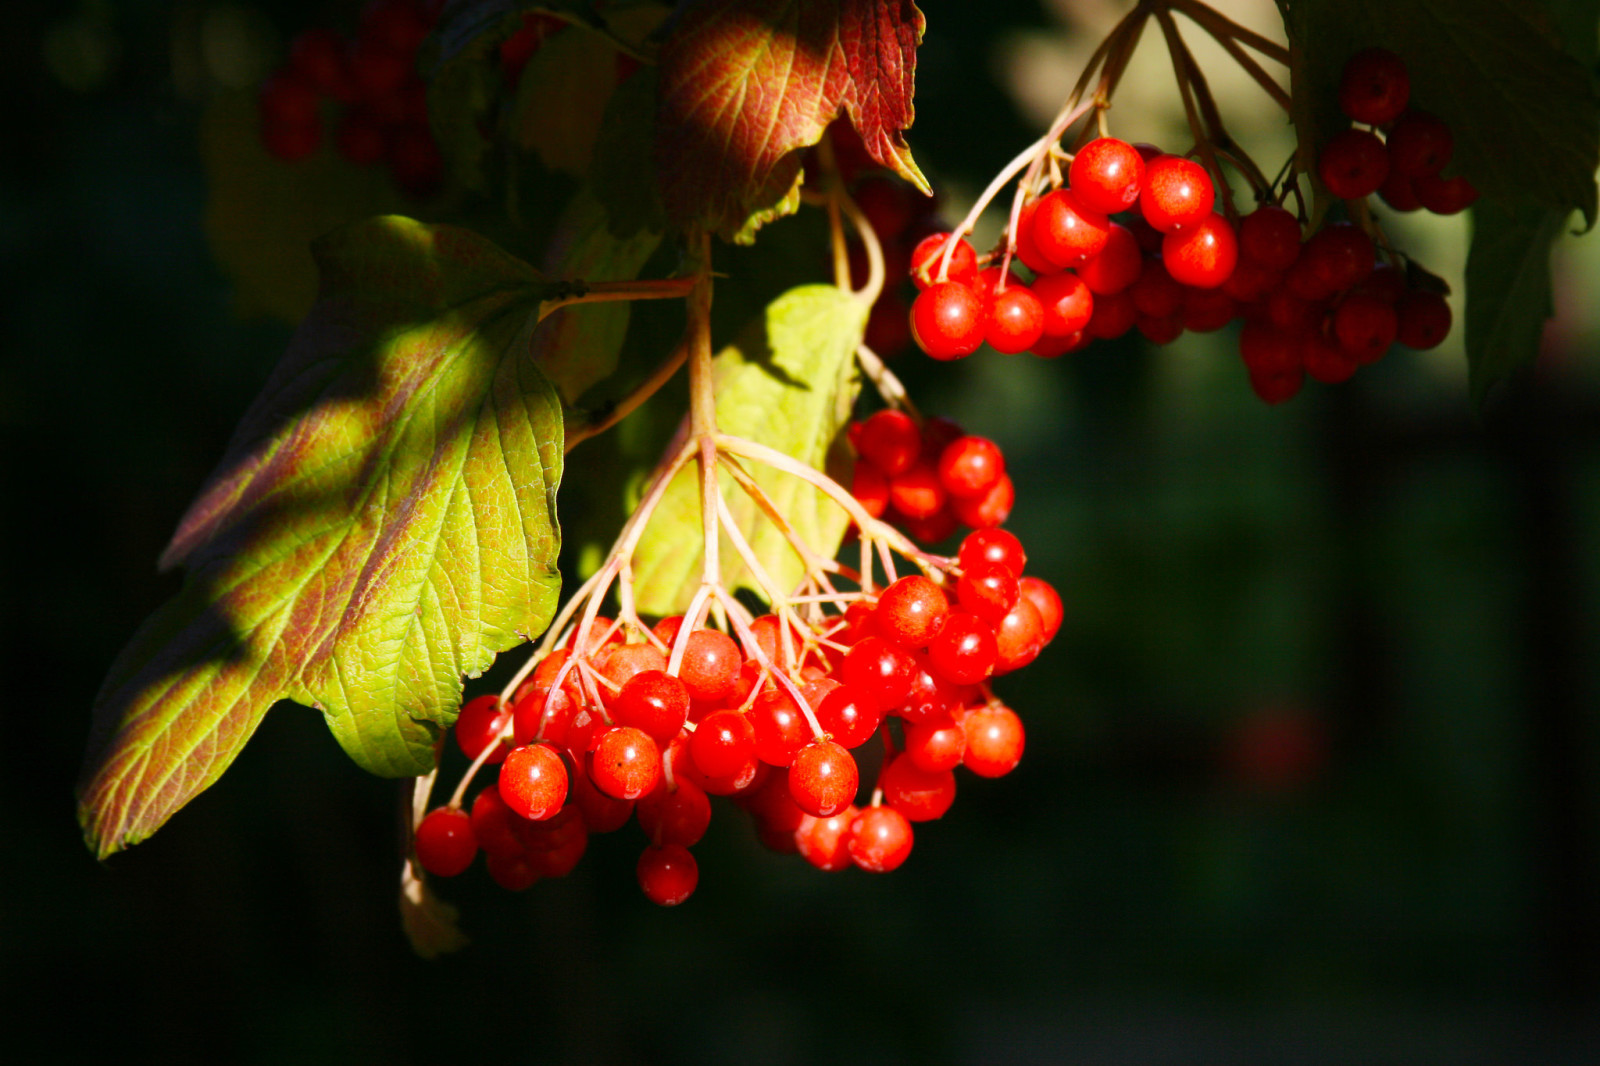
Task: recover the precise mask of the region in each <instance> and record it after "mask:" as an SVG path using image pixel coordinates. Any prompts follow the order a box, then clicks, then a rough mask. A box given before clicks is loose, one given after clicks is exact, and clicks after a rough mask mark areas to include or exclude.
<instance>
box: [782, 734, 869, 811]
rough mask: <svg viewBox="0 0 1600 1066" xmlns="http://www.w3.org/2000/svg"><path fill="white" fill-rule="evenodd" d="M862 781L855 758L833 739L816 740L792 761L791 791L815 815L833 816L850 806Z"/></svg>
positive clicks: (802, 749) (800, 804)
mask: <svg viewBox="0 0 1600 1066" xmlns="http://www.w3.org/2000/svg"><path fill="white" fill-rule="evenodd" d="M860 783H861V782H860V776H859V773H858V771H857V770H856V761H855V759H853V758H852V757H851V756H850V753H849V752H848V751H846V750H845V749H844V747H843V745H840V744H836V743H834V742H833V741H831V740H813V741H812V742H811V743H809V744H807V745H806V746H805V747H803V748H801V749H800V750H799V751H798V752H796V753H795V756H794V762H793V763H791V764H790V765H789V795H790V796H792V797H794V802H795V804H796V805H797V806H798V807H799V808H800V809H801V810H803V811H805V812H806V813H807V814H809V815H812V816H813V817H816V818H831V817H833V816H834V815H835V814H838V813H839V812H840V811H842V810H844V809H845V808H846V807H848V806H850V804H851V803H852V802H854V800H855V798H856V788H857V787H858V786H859V785H860Z"/></svg>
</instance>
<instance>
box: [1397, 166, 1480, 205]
mask: <svg viewBox="0 0 1600 1066" xmlns="http://www.w3.org/2000/svg"><path fill="white" fill-rule="evenodd" d="M1411 185H1412V188H1413V189H1415V190H1416V193H1417V202H1418V203H1420V204H1421V205H1422V206H1423V207H1425V208H1427V209H1428V210H1429V211H1431V212H1433V213H1434V214H1436V215H1454V214H1459V213H1460V212H1462V211H1465V210H1466V209H1467V208H1469V207H1471V206H1472V205H1473V204H1475V203H1477V202H1478V188H1477V186H1476V185H1473V184H1472V182H1470V181H1468V180H1467V179H1466V178H1465V177H1463V176H1462V175H1460V174H1457V175H1456V176H1455V177H1453V178H1446V177H1441V176H1440V175H1438V174H1421V175H1418V176H1417V177H1415V178H1413V179H1412V181H1411Z"/></svg>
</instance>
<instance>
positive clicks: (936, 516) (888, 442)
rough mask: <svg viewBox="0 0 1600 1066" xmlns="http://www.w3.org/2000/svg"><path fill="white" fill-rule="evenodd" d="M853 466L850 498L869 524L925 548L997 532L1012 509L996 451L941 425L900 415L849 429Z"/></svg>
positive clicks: (1012, 492) (1011, 492)
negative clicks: (878, 521)
mask: <svg viewBox="0 0 1600 1066" xmlns="http://www.w3.org/2000/svg"><path fill="white" fill-rule="evenodd" d="M849 436H850V443H851V445H852V446H853V447H854V448H855V452H856V456H857V461H856V466H855V474H854V476H853V479H852V480H851V483H850V492H851V493H852V495H854V496H855V498H856V499H858V500H860V501H861V504H862V506H863V507H865V508H866V509H867V513H868V514H870V515H872V517H874V518H885V517H886V518H887V519H888V520H889V521H892V522H893V523H894V524H895V525H897V526H899V527H900V528H901V529H903V530H905V531H906V532H907V533H908V534H910V535H911V537H912V538H913V539H915V540H917V541H920V542H921V543H923V544H938V543H939V542H940V541H942V540H944V539H945V538H947V537H949V536H950V535H952V534H953V533H955V531H956V530H957V529H958V528H959V527H960V526H966V527H968V528H969V529H990V528H993V527H995V526H998V525H1001V524H1002V523H1004V522H1005V520H1006V518H1007V517H1009V516H1010V514H1011V507H1012V505H1013V504H1014V503H1015V502H1016V495H1017V493H1016V487H1015V486H1014V485H1013V484H1012V482H1011V476H1010V475H1009V474H1007V473H1006V460H1005V456H1004V455H1003V454H1002V453H1001V451H1000V446H999V445H997V444H996V443H995V442H994V441H992V440H989V439H987V438H985V437H975V436H971V435H969V434H967V433H965V432H964V431H963V430H962V429H961V427H960V426H958V425H956V424H955V423H954V422H951V421H950V420H949V419H945V418H930V419H928V420H926V421H925V422H923V423H922V424H921V425H920V426H919V425H918V424H917V422H916V420H915V419H913V418H912V417H911V416H910V415H908V414H906V413H905V412H904V411H898V410H894V409H889V410H884V411H879V412H877V413H876V414H874V415H872V416H871V417H870V418H867V419H865V420H864V421H861V422H855V423H852V424H851V426H850V429H849Z"/></svg>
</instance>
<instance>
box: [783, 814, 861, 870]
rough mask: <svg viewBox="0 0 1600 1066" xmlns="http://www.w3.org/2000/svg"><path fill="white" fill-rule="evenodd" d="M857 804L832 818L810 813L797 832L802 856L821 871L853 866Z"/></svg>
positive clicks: (797, 845) (795, 838) (798, 848)
mask: <svg viewBox="0 0 1600 1066" xmlns="http://www.w3.org/2000/svg"><path fill="white" fill-rule="evenodd" d="M857 813H858V812H857V811H856V808H855V807H846V808H845V809H844V810H842V811H840V812H839V813H838V814H836V815H834V816H833V817H831V818H813V817H812V816H811V815H809V814H808V815H806V816H805V817H804V818H803V819H802V820H801V822H800V825H799V826H798V827H796V829H795V831H794V842H795V846H796V849H797V850H798V851H799V852H800V857H801V858H802V859H804V860H806V862H809V863H810V864H811V865H812V866H815V867H816V868H817V869H819V870H827V871H830V872H831V871H835V870H843V869H845V868H846V867H847V866H849V865H850V826H851V823H853V822H854V821H855V818H856V814H857Z"/></svg>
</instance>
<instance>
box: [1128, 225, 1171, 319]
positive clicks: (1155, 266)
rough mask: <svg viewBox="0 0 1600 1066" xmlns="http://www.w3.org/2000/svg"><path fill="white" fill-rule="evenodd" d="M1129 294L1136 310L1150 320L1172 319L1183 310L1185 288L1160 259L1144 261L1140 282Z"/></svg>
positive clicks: (1135, 283)
mask: <svg viewBox="0 0 1600 1066" xmlns="http://www.w3.org/2000/svg"><path fill="white" fill-rule="evenodd" d="M1163 240H1165V238H1163ZM1128 292H1129V293H1130V294H1132V296H1133V306H1134V308H1135V309H1136V310H1138V312H1139V314H1141V315H1145V316H1146V317H1149V318H1171V317H1172V316H1173V315H1175V314H1177V313H1178V312H1179V311H1182V310H1183V286H1182V285H1180V284H1178V282H1177V281H1175V280H1173V277H1172V275H1171V274H1170V273H1168V272H1167V266H1166V264H1165V263H1163V262H1162V261H1161V260H1160V259H1159V258H1155V257H1151V258H1149V259H1146V260H1145V261H1144V269H1143V270H1142V271H1140V273H1139V280H1137V281H1135V282H1134V283H1133V285H1132V287H1130V288H1129V289H1128Z"/></svg>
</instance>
